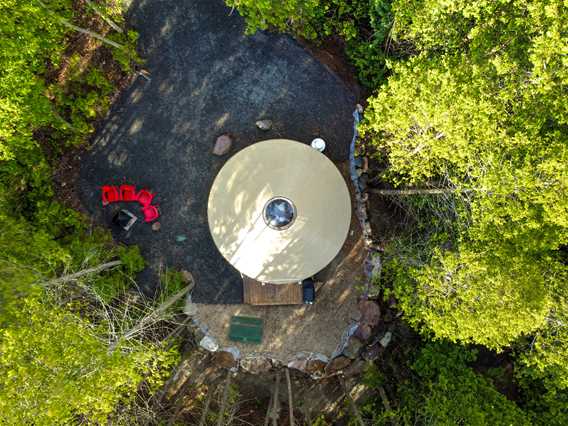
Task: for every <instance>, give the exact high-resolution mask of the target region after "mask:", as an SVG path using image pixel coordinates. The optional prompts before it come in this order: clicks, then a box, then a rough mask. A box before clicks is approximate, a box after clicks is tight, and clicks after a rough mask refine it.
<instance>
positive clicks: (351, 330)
mask: <svg viewBox="0 0 568 426" xmlns="http://www.w3.org/2000/svg"><path fill="white" fill-rule="evenodd" d="M357 327H359V324H357V323H354V324H351V325H350V326H349V327H348V328H347V330H345V332H344V333H343V335H342V336H341V341H340V342H339V344H338V345H337V348H336V349H335V350H334V351H333V354H332V355H331V357H332V358H335V357H338V356H339V355H341V354H342V353H343V351H344V349H345V347H346V346H347V344H348V342H349V338H350V337H351V336H353V334H354V333H355V330H357Z"/></svg>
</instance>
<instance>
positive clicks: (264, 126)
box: [256, 120, 272, 131]
mask: <svg viewBox="0 0 568 426" xmlns="http://www.w3.org/2000/svg"><path fill="white" fill-rule="evenodd" d="M256 127H258V128H259V129H260V130H264V131H268V130H270V129H272V121H271V120H258V121H257V122H256Z"/></svg>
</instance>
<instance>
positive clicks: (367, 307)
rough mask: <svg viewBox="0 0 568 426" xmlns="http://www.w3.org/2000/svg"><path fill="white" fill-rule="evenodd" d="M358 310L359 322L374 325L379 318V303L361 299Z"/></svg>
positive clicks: (377, 322)
mask: <svg viewBox="0 0 568 426" xmlns="http://www.w3.org/2000/svg"><path fill="white" fill-rule="evenodd" d="M359 311H360V312H361V320H360V322H361V323H364V324H368V325H370V326H371V327H376V326H377V325H378V324H379V321H380V319H381V310H380V308H379V305H377V304H376V303H375V302H372V301H370V300H361V301H360V302H359Z"/></svg>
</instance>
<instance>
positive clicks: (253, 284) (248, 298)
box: [243, 276, 302, 305]
mask: <svg viewBox="0 0 568 426" xmlns="http://www.w3.org/2000/svg"><path fill="white" fill-rule="evenodd" d="M243 290H244V303H246V304H248V305H301V304H302V286H301V285H300V284H298V283H290V284H268V283H266V284H263V283H261V282H260V281H256V280H253V279H252V278H248V277H245V276H243Z"/></svg>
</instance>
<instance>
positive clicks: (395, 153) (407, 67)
mask: <svg viewBox="0 0 568 426" xmlns="http://www.w3.org/2000/svg"><path fill="white" fill-rule="evenodd" d="M560 3H561V2H554V1H541V2H538V6H537V5H536V4H529V3H527V2H524V1H504V2H475V3H473V4H472V3H471V2H465V1H464V2H460V1H458V2H453V3H452V4H451V5H450V4H448V3H446V2H441V1H412V0H409V1H403V0H399V1H396V2H395V3H394V4H393V11H394V13H395V16H396V18H397V26H396V29H395V32H394V36H395V37H397V38H399V39H403V38H405V39H407V40H409V41H410V42H412V43H413V44H414V45H415V46H416V47H418V48H419V49H420V53H419V54H418V55H417V56H416V57H414V58H412V59H410V60H408V61H406V62H404V63H401V64H398V65H396V66H395V67H394V75H393V76H392V77H390V78H389V80H388V84H387V85H385V86H384V88H383V90H381V91H380V93H378V94H377V95H376V96H375V97H373V98H371V99H370V100H369V109H368V111H367V113H366V122H365V124H364V125H363V127H362V130H363V133H364V134H365V135H366V137H368V138H370V139H371V140H372V142H373V144H374V145H375V146H376V148H377V150H378V151H379V154H380V158H381V160H383V161H385V160H386V163H387V168H386V169H385V172H384V174H383V177H384V179H387V180H389V181H391V182H392V183H393V184H395V185H413V186H414V185H416V186H440V185H444V186H448V187H450V188H455V190H456V194H461V196H462V198H463V200H464V202H465V204H466V205H468V209H467V210H466V211H461V212H460V213H459V214H460V215H461V216H462V217H463V219H462V220H461V222H460V223H456V226H455V229H454V231H453V232H454V233H455V234H456V235H457V238H454V239H453V241H452V242H451V244H450V245H449V246H448V244H436V243H435V242H433V240H432V239H431V237H432V236H431V235H429V236H428V237H427V238H428V239H429V240H430V241H429V242H428V243H426V244H424V250H425V251H426V253H423V254H421V255H420V258H421V261H420V262H418V263H416V262H415V263H414V264H412V262H408V259H407V260H405V261H403V262H402V264H401V265H400V268H401V270H399V271H398V272H397V274H396V277H397V278H396V280H395V281H394V285H395V292H396V293H397V295H398V296H399V297H400V298H401V300H402V302H403V303H402V306H403V309H404V311H405V313H406V314H407V315H408V317H409V319H410V320H411V321H412V322H413V324H415V325H416V326H417V327H422V328H423V329H425V330H426V331H433V332H434V334H435V335H436V336H437V337H443V338H449V339H451V340H459V341H463V342H476V343H481V344H484V345H487V346H489V347H493V348H499V347H502V346H505V345H508V344H510V343H512V342H513V341H514V340H515V339H516V338H518V337H519V336H521V335H523V334H527V333H533V332H536V331H537V330H542V329H545V328H546V326H547V323H546V322H545V319H546V318H547V316H548V315H549V313H550V312H551V309H555V303H554V301H553V295H552V293H553V290H552V289H554V288H557V287H558V286H560V285H561V280H560V279H559V277H560V276H561V274H559V271H561V270H563V269H564V268H565V266H564V265H562V263H560V262H559V260H558V256H557V251H558V250H559V248H560V247H561V246H562V245H563V244H565V243H566V242H567V241H568V197H567V194H566V188H567V185H568V175H567V173H566V167H565V165H566V164H568V149H567V145H566V142H567V137H566V124H567V121H566V119H567V116H566V111H565V108H564V107H563V106H562V105H563V101H562V97H563V89H562V87H563V86H564V85H565V84H566V82H567V81H568V78H567V74H566V68H565V67H564V68H563V67H562V63H563V59H562V55H563V53H562V52H566V49H567V39H566V37H565V36H563V35H562V34H561V31H560V28H561V27H562V22H563V21H564V19H565V18H566V16H565V10H564V9H563V8H562V6H561V4H560ZM518 34H522V36H521V37H518V36H516V35H518ZM546 46H554V48H548V47H546ZM544 64H546V66H545V65H544ZM464 225H466V226H464ZM399 263H400V262H399ZM543 359H544V358H543Z"/></svg>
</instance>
